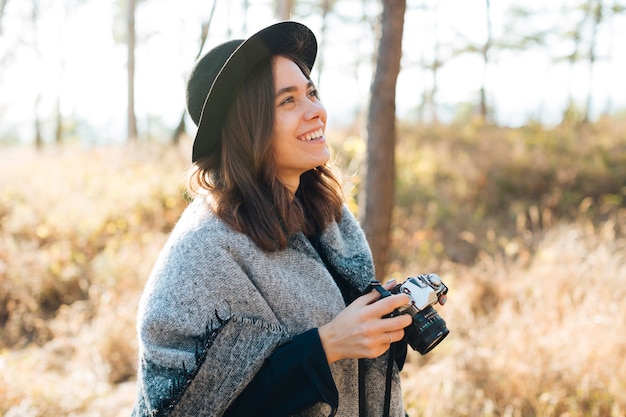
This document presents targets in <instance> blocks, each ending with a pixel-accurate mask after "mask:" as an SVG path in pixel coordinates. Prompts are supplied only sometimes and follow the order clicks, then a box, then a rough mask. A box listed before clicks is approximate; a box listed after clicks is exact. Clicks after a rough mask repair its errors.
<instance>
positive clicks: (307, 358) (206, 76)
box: [133, 22, 411, 417]
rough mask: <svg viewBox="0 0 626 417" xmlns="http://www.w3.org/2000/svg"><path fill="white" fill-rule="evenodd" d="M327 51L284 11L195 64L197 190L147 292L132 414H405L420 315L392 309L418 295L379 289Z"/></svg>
mask: <svg viewBox="0 0 626 417" xmlns="http://www.w3.org/2000/svg"><path fill="white" fill-rule="evenodd" d="M316 52H317V44H316V40H315V36H314V35H313V34H312V32H311V31H310V30H309V29H308V28H306V27H305V26H303V25H301V24H298V23H295V22H281V23H278V24H276V25H272V26H270V27H267V28H265V29H263V30H261V31H260V32H258V33H256V34H255V35H253V36H251V37H250V38H248V39H247V40H245V41H241V40H236V41H230V42H227V43H225V44H222V45H220V46H218V47H216V48H214V49H213V50H211V51H210V52H209V53H208V54H207V55H206V56H204V57H203V58H202V59H201V60H199V61H198V63H197V64H196V67H195V68H194V70H193V72H192V73H191V75H190V78H189V81H188V85H187V105H188V110H189V113H190V115H191V117H192V118H193V120H194V122H195V123H196V124H197V125H198V131H197V134H196V138H195V140H194V145H193V153H192V161H193V163H194V166H193V171H192V174H191V176H190V190H191V191H192V192H193V194H194V195H195V197H196V198H195V199H194V201H193V202H192V203H191V204H190V205H189V207H188V208H187V209H186V210H185V212H184V213H183V214H182V216H181V218H180V220H179V222H178V223H177V225H176V227H175V228H174V230H173V231H172V233H171V236H170V237H169V240H168V242H167V244H166V245H165V247H164V248H163V251H162V253H161V254H160V256H159V258H158V260H157V262H156V264H155V266H154V270H153V272H152V274H151V276H150V278H149V280H148V282H147V284H146V288H145V290H144V293H143V295H142V299H141V303H140V308H139V315H138V331H139V339H140V368H139V372H138V387H139V394H138V399H137V402H136V404H135V408H134V410H133V415H135V416H154V415H167V416H222V415H224V416H274V417H276V416H288V415H298V416H328V415H336V416H346V417H348V416H349V417H355V416H358V415H366V416H376V417H379V416H381V415H384V414H385V410H384V409H385V408H387V409H389V415H391V416H404V411H403V404H402V395H401V391H400V384H399V376H398V372H399V371H398V368H400V367H401V365H402V363H403V362H404V357H405V355H406V345H405V344H404V342H403V341H402V339H403V337H404V330H403V329H404V328H405V327H406V326H408V325H410V324H411V318H410V317H409V316H408V315H400V316H397V317H391V318H383V316H385V315H387V314H389V313H391V312H393V311H394V310H395V309H396V308H398V307H400V306H402V305H405V304H407V303H408V301H409V300H408V297H407V296H406V295H393V296H389V297H385V298H383V299H379V298H380V295H379V293H378V292H376V291H366V289H367V288H368V286H369V285H370V283H371V280H373V279H374V270H373V264H372V259H371V254H370V251H369V248H368V246H367V242H366V240H365V237H364V235H363V232H362V230H361V228H360V227H359V225H358V224H357V222H356V221H355V219H354V217H353V216H352V215H351V214H350V213H349V212H348V211H347V209H346V207H345V204H344V202H343V199H342V194H341V190H340V186H339V183H338V181H337V180H336V179H335V177H334V176H333V174H332V172H331V170H330V169H329V167H328V166H327V165H326V164H327V162H328V160H329V157H330V154H329V150H328V147H327V145H326V139H325V136H324V129H325V127H326V110H325V109H324V106H323V105H322V103H321V102H320V100H319V97H318V94H317V90H316V89H315V87H314V85H313V83H312V82H311V80H310V75H309V74H310V70H311V68H312V66H313V63H314V61H315V56H316ZM362 294H363V295H362ZM394 342H398V345H400V348H401V349H399V351H400V354H398V355H397V357H396V358H395V359H396V361H397V365H393V367H390V368H389V370H390V372H391V373H390V376H391V378H390V379H388V380H387V379H386V372H387V371H388V362H389V364H391V363H392V362H391V361H388V356H389V355H388V354H385V353H386V352H388V351H389V347H390V345H391V344H392V343H394ZM402 348H404V349H402ZM386 383H387V385H388V386H386Z"/></svg>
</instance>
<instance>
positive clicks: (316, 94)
mask: <svg viewBox="0 0 626 417" xmlns="http://www.w3.org/2000/svg"><path fill="white" fill-rule="evenodd" d="M309 97H315V98H316V99H318V100H319V99H320V93H319V91H317V88H314V89H312V90H311V91H309Z"/></svg>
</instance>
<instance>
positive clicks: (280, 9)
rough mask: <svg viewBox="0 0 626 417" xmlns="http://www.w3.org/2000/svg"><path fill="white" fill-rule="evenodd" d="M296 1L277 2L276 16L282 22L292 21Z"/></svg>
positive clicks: (280, 0) (283, 0)
mask: <svg viewBox="0 0 626 417" xmlns="http://www.w3.org/2000/svg"><path fill="white" fill-rule="evenodd" d="M294 3H295V0H278V1H277V2H276V16H277V17H278V19H280V20H290V19H291V15H292V14H293V8H294Z"/></svg>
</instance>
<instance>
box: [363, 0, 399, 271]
mask: <svg viewBox="0 0 626 417" xmlns="http://www.w3.org/2000/svg"><path fill="white" fill-rule="evenodd" d="M405 10H406V0H384V1H383V15H382V22H381V23H382V25H381V26H382V35H381V38H380V41H379V44H378V53H377V58H376V73H375V75H374V81H373V83H372V88H371V98H370V105H369V112H368V120H367V132H368V143H367V171H366V175H365V192H366V201H365V216H364V229H365V233H366V235H367V238H368V241H369V244H370V246H371V249H372V254H373V256H374V265H375V267H376V271H377V275H378V277H380V278H381V279H382V278H384V276H385V272H386V268H387V264H388V262H389V248H390V245H389V239H390V236H391V215H392V209H393V204H394V194H395V193H394V182H395V171H396V169H395V144H396V125H395V115H396V104H395V102H396V82H397V79H398V73H399V72H400V58H401V56H402V31H403V28H404V13H405Z"/></svg>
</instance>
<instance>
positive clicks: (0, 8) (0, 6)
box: [0, 0, 9, 35]
mask: <svg viewBox="0 0 626 417" xmlns="http://www.w3.org/2000/svg"><path fill="white" fill-rule="evenodd" d="M8 2H9V0H0V35H2V17H3V16H4V10H5V8H6V6H7V3H8Z"/></svg>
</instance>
